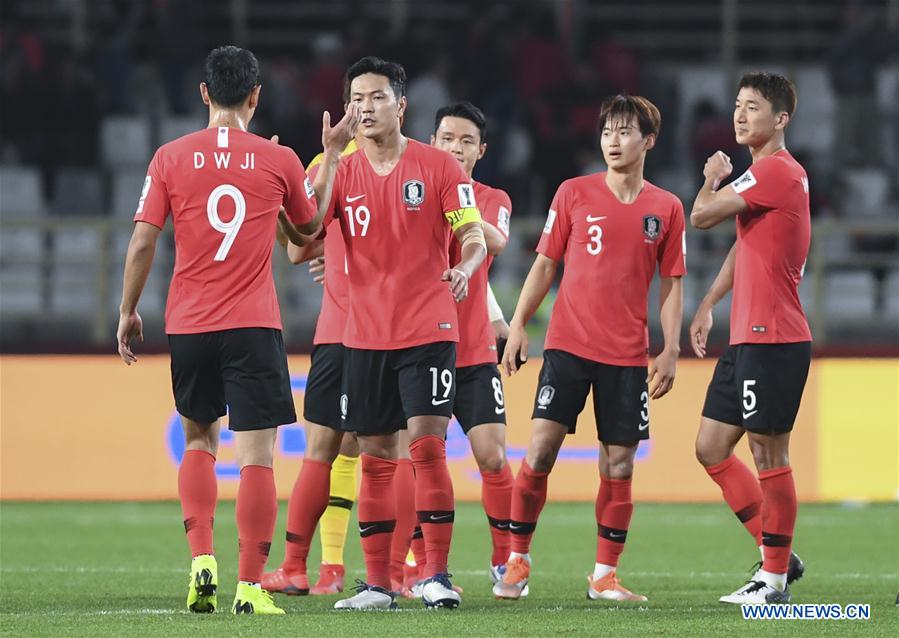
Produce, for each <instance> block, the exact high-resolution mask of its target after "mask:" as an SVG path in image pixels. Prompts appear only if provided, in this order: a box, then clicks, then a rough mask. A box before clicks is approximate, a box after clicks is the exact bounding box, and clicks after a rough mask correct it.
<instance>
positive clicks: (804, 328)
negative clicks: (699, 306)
mask: <svg viewBox="0 0 899 638" xmlns="http://www.w3.org/2000/svg"><path fill="white" fill-rule="evenodd" d="M730 186H731V188H733V189H734V191H736V192H737V193H738V194H739V195H740V197H742V198H743V201H745V202H746V205H747V206H748V207H749V210H747V211H746V212H744V213H741V214H740V215H738V216H737V253H736V263H735V266H734V292H733V305H732V308H731V313H730V343H731V344H732V345H733V344H738V343H796V342H800V341H811V340H812V333H811V331H810V330H809V327H808V321H806V318H805V313H804V312H803V311H802V304H801V303H800V302H799V281H800V280H801V279H802V273H803V271H804V270H805V260H806V259H807V258H808V249H809V242H810V241H811V234H812V226H811V217H810V215H809V201H808V176H807V175H806V173H805V169H803V168H802V166H801V165H800V164H799V162H797V161H796V160H795V159H793V156H792V155H790V154H789V153H788V152H787V151H786V149H784V150H781V151H778V152H776V153H774V154H773V155H769V156H768V157H763V158H762V159H760V160H759V161H757V162H755V163H754V164H753V165H752V166H751V167H750V169H749V170H748V171H746V172H745V173H743V175H741V176H740V177H739V178H738V179H736V180H734V181H733V182H731V184H730Z"/></svg>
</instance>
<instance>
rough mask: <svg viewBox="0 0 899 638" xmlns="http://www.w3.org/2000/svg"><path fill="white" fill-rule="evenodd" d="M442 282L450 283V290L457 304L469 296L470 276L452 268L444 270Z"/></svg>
mask: <svg viewBox="0 0 899 638" xmlns="http://www.w3.org/2000/svg"><path fill="white" fill-rule="evenodd" d="M440 281H448V282H449V290H450V292H451V293H453V298H454V299H455V300H456V303H458V302H460V301H462V300H463V299H465V298H466V297H467V296H468V275H466V274H465V273H464V272H462V271H461V270H459V269H458V268H450V269H449V270H444V271H443V275H442V276H441V277H440Z"/></svg>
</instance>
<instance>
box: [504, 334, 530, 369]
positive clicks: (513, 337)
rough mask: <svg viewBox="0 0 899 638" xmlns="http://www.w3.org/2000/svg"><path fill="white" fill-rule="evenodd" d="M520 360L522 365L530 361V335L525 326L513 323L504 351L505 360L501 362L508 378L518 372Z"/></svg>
mask: <svg viewBox="0 0 899 638" xmlns="http://www.w3.org/2000/svg"><path fill="white" fill-rule="evenodd" d="M516 357H517V358H518V360H516ZM519 360H520V361H521V362H522V364H523V363H524V362H525V361H527V360H528V333H527V332H526V331H525V329H524V326H517V325H515V324H514V323H513V324H512V325H510V326H509V338H508V339H507V340H506V347H505V348H504V349H503V360H502V361H500V367H501V368H502V369H503V370H505V371H506V376H509V377H511V376H512V375H513V374H515V373H516V372H518V361H519Z"/></svg>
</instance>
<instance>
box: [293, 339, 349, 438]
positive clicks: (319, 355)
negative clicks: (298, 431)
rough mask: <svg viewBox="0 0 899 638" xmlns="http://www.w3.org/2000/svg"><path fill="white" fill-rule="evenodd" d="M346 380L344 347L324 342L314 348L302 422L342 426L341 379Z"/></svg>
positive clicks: (335, 427)
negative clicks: (344, 376) (344, 374)
mask: <svg viewBox="0 0 899 638" xmlns="http://www.w3.org/2000/svg"><path fill="white" fill-rule="evenodd" d="M342 378H343V345H342V344H339V343H322V344H319V345H317V346H315V347H313V348H312V365H311V366H310V367H309V376H308V377H307V378H306V396H305V398H304V400H303V419H305V420H306V422H308V423H317V424H318V425H326V426H328V427H329V428H334V429H336V430H342V428H341V426H340V380H341V379H342Z"/></svg>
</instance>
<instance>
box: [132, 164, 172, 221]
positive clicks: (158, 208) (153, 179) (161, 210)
mask: <svg viewBox="0 0 899 638" xmlns="http://www.w3.org/2000/svg"><path fill="white" fill-rule="evenodd" d="M170 212H171V204H170V202H169V192H168V189H167V188H166V184H165V173H164V167H163V158H162V149H161V148H160V149H159V150H157V151H156V154H155V155H154V156H153V159H152V160H150V166H149V168H148V169H147V177H146V179H144V187H143V189H142V190H141V193H140V200H139V201H138V202H137V211H136V212H135V213H134V221H136V222H147V223H148V224H153V225H154V226H156V227H157V228H160V229H162V228H163V227H164V226H165V220H166V218H167V217H168V216H169V213H170Z"/></svg>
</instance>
